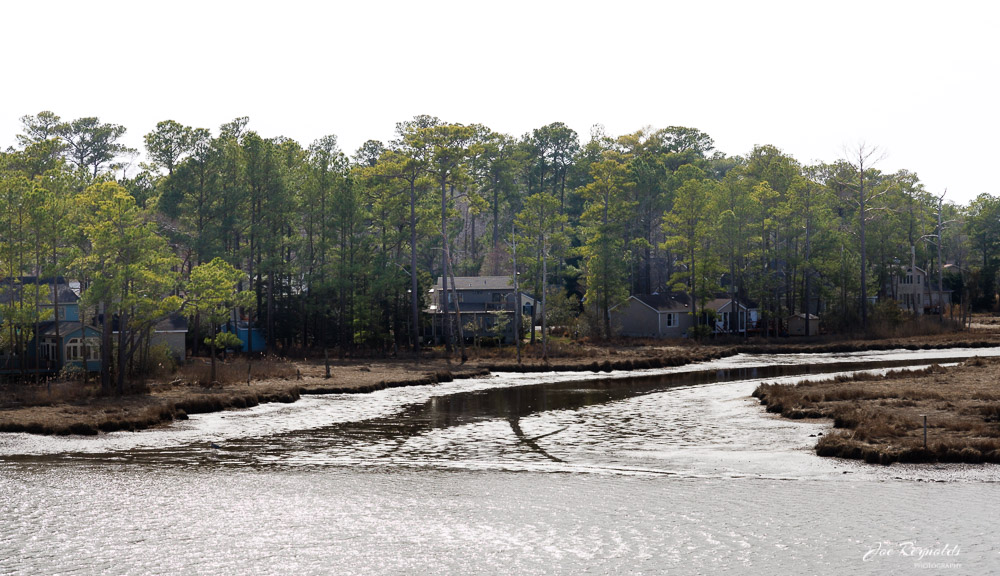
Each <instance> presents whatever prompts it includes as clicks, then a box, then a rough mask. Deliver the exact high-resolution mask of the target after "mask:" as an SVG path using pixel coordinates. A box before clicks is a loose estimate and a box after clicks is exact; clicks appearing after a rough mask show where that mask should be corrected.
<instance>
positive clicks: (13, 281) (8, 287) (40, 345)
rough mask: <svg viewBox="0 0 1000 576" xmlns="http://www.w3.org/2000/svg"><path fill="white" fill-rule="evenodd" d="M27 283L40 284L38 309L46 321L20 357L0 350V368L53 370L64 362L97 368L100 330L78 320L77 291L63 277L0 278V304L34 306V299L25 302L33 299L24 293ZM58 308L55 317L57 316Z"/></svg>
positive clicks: (59, 368)
mask: <svg viewBox="0 0 1000 576" xmlns="http://www.w3.org/2000/svg"><path fill="white" fill-rule="evenodd" d="M27 286H41V287H42V290H41V292H40V294H39V304H38V309H39V312H40V317H42V318H45V320H44V321H42V322H39V324H38V333H37V334H35V338H34V339H33V340H32V341H31V342H29V343H28V344H27V345H26V347H25V350H24V355H23V358H19V357H15V356H12V355H8V354H6V351H0V371H14V370H17V371H21V370H22V369H23V370H26V371H35V370H39V371H43V372H56V371H59V370H61V369H62V368H63V366H64V365H66V364H73V365H76V366H80V367H83V366H84V363H86V367H87V369H88V370H99V369H100V365H101V364H100V331H99V330H98V329H97V328H94V327H93V326H84V325H83V323H82V322H80V295H79V294H77V292H76V290H74V289H73V287H72V286H71V285H70V283H68V282H67V281H66V280H65V279H64V278H62V277H55V278H39V277H37V276H22V277H20V278H5V279H3V280H0V307H4V306H13V305H15V304H18V303H23V304H24V305H34V302H29V301H25V299H28V300H33V298H34V296H33V295H30V294H26V293H25V292H26V291H25V287H27ZM57 303H58V306H57ZM57 308H58V319H56V315H57V314H56V309H57ZM57 333H58V338H57V337H56V334H57ZM59 347H62V360H63V364H62V365H60V363H59V355H58V348H59ZM85 350H86V352H85ZM36 351H37V357H36ZM85 356H86V359H85ZM22 362H23V364H24V365H23V366H22Z"/></svg>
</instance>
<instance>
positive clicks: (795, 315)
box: [788, 312, 819, 320]
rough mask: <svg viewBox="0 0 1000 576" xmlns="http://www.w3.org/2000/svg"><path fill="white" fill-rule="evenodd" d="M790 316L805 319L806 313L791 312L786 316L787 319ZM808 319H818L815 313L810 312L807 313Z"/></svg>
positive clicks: (790, 317)
mask: <svg viewBox="0 0 1000 576" xmlns="http://www.w3.org/2000/svg"><path fill="white" fill-rule="evenodd" d="M792 318H801V319H802V320H805V319H806V313H805V312H799V313H798V314H792V315H791V316H789V317H788V319H789V320H791V319H792ZM809 319H810V320H819V316H817V315H815V314H810V315H809Z"/></svg>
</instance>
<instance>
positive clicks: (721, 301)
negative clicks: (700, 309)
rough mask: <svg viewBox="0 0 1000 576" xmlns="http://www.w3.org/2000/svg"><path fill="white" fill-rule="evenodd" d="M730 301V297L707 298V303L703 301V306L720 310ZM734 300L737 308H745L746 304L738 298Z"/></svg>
mask: <svg viewBox="0 0 1000 576" xmlns="http://www.w3.org/2000/svg"><path fill="white" fill-rule="evenodd" d="M730 302H733V300H732V299H731V298H716V299H714V300H709V301H708V302H707V303H705V308H711V309H712V310H715V311H718V310H721V309H722V308H724V307H725V306H726V305H727V304H729V303H730ZM735 302H736V305H737V308H746V307H747V305H746V304H744V303H742V302H740V301H739V300H736V301H735Z"/></svg>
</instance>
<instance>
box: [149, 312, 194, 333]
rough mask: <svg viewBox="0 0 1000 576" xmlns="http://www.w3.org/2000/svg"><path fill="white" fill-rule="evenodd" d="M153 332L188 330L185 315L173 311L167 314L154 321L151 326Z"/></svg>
mask: <svg viewBox="0 0 1000 576" xmlns="http://www.w3.org/2000/svg"><path fill="white" fill-rule="evenodd" d="M153 331H154V332H187V331H188V319H187V316H185V315H183V314H181V313H179V312H174V313H173V314H171V315H170V316H167V317H166V318H164V319H163V320H160V321H159V322H157V323H156V326H154V327H153Z"/></svg>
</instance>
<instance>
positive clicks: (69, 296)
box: [0, 276, 80, 305]
mask: <svg viewBox="0 0 1000 576" xmlns="http://www.w3.org/2000/svg"><path fill="white" fill-rule="evenodd" d="M37 284H43V285H46V286H48V288H49V290H48V300H49V304H50V305H51V304H52V302H53V300H54V299H53V294H54V293H55V291H56V286H57V285H58V287H59V291H58V294H59V303H60V304H75V303H76V302H78V301H79V300H80V296H79V295H78V294H77V293H76V291H75V290H73V289H72V288H71V287H70V285H69V283H68V282H66V279H65V278H62V277H58V278H38V277H37V276H22V277H20V278H4V279H3V280H0V304H12V303H14V302H18V301H20V300H21V295H22V294H23V292H24V286H26V285H31V286H34V285H37Z"/></svg>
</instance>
